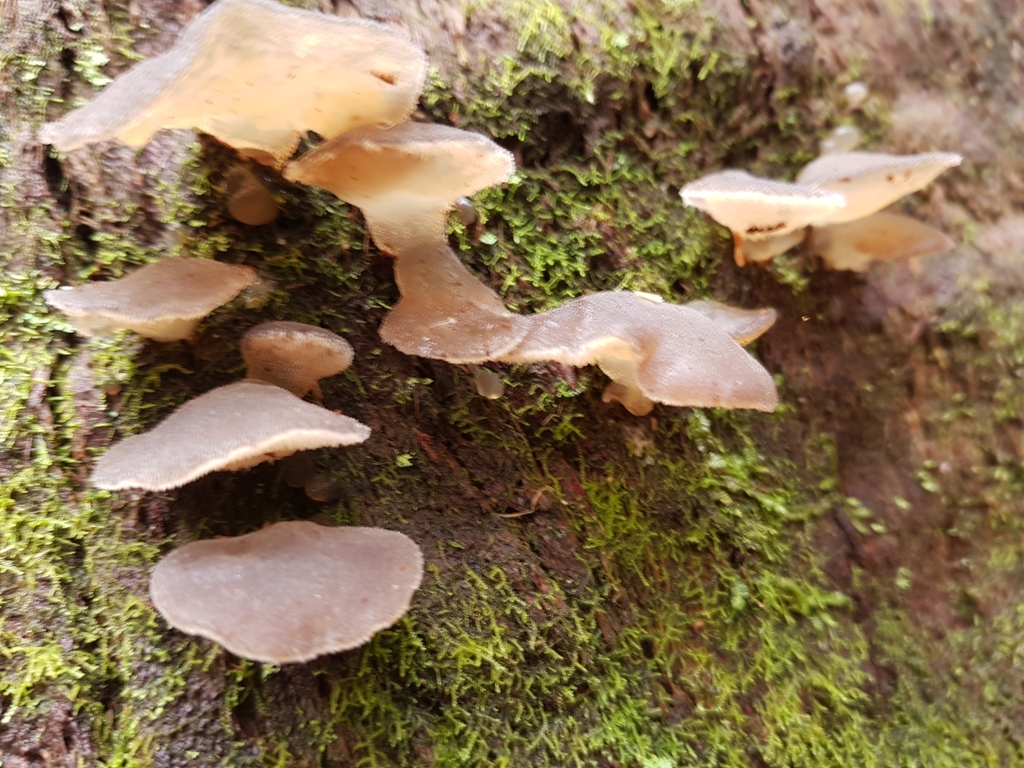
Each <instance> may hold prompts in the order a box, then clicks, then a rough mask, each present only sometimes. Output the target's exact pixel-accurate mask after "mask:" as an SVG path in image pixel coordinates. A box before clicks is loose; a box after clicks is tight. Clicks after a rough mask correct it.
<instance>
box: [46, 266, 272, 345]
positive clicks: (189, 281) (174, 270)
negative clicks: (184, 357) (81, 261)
mask: <svg viewBox="0 0 1024 768" xmlns="http://www.w3.org/2000/svg"><path fill="white" fill-rule="evenodd" d="M255 280H256V271H255V270H253V269H252V268H251V267H243V266H236V265H233V264H222V263H221V262H219V261H212V260H210V259H188V258H182V257H177V258H169V259H161V260H160V261H157V262H154V263H153V264H147V265H146V266H144V267H141V268H139V269H137V270H135V271H134V272H132V273H131V274H129V275H127V276H125V277H122V278H120V279H119V280H108V281H107V282H104V283H89V284H87V285H82V286H78V287H77V288H64V289H60V290H54V291H47V292H46V293H45V294H44V296H45V298H46V303H47V304H50V305H51V306H53V307H56V308H57V309H59V310H60V311H62V312H63V313H64V314H66V315H67V316H68V317H69V318H70V319H71V322H72V323H73V324H74V326H75V330H76V331H78V332H79V333H80V334H82V335H83V336H95V335H102V334H105V333H113V332H115V331H119V330H122V329H125V328H127V329H129V330H132V331H135V332H136V333H138V334H139V335H141V336H147V337H149V338H151V339H156V340H157V341H176V340H178V339H183V338H185V337H186V336H188V335H189V334H191V333H192V331H193V330H194V329H195V327H196V325H197V324H198V323H199V321H200V320H201V319H202V318H204V317H206V315H208V314H210V312H212V311H213V310H214V309H216V308H217V307H219V306H220V305H221V304H225V303H226V302H228V301H231V299H233V298H234V297H235V296H237V295H238V293H239V292H240V291H241V290H242V289H243V288H245V287H246V286H247V285H250V284H251V283H253V282H254V281H255Z"/></svg>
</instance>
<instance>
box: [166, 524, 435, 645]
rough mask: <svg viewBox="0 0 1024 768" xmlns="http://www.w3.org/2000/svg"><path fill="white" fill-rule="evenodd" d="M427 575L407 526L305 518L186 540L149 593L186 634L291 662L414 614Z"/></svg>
mask: <svg viewBox="0 0 1024 768" xmlns="http://www.w3.org/2000/svg"><path fill="white" fill-rule="evenodd" d="M422 578H423V554H422V553H421V552H420V548H419V547H418V546H417V545H416V543H415V542H414V541H413V540H412V539H410V538H409V537H408V536H405V535H404V534H401V533H398V532H397V531H386V530H383V529H381V528H347V527H341V528H327V527H324V526H320V525H317V524H316V523H311V522H309V521H305V520H302V521H291V522H284V523H277V524H276V525H272V526H269V527H267V528H264V529H263V530H260V531H256V532H255V533H249V534H246V535H245V536H238V537H236V538H231V539H213V540H208V541H196V542H192V543H190V544H186V545H185V546H183V547H181V548H179V549H176V550H175V551H173V552H171V554H169V555H168V556H167V557H165V558H164V559H163V560H161V561H160V562H159V563H158V564H157V566H156V568H154V569H153V574H152V576H151V578H150V582H149V592H150V596H151V597H152V598H153V605H155V606H156V608H157V610H158V611H160V614H161V615H162V616H163V617H164V619H166V620H167V623H168V624H170V625H171V626H173V627H175V628H177V629H179V630H181V631H182V632H185V633H187V634H190V635H201V636H203V637H207V638H210V639H211V640H214V641H216V642H218V643H220V644H221V645H223V646H224V647H225V648H227V649H228V650H229V651H230V652H231V653H234V654H236V655H238V656H241V657H243V658H246V659H253V660H255V661H268V662H274V663H276V664H283V663H287V662H300V661H309V660H310V659H313V658H316V657H317V656H322V655H324V654H326V653H336V652H338V651H344V650H347V649H349V648H355V647H356V646H359V645H362V644H363V643H365V642H367V641H368V640H369V639H370V638H371V637H373V636H374V635H375V634H376V633H377V632H380V631H381V630H382V629H386V628H387V627H390V626H391V625H392V624H394V623H395V622H396V621H398V620H399V619H400V618H401V617H402V616H403V615H404V614H405V612H406V611H407V610H408V609H409V603H410V601H411V600H412V594H413V592H415V591H416V589H417V588H418V587H419V585H420V581H421V580H422Z"/></svg>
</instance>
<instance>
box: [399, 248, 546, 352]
mask: <svg viewBox="0 0 1024 768" xmlns="http://www.w3.org/2000/svg"><path fill="white" fill-rule="evenodd" d="M395 281H396V282H397V283H398V289H399V291H401V293H402V299H401V300H400V301H399V302H398V304H397V305H396V306H395V308H394V309H393V310H391V312H389V313H388V316H387V317H385V318H384V322H383V323H382V324H381V327H380V337H381V338H382V339H383V340H384V341H385V342H386V343H388V344H390V345H391V346H393V347H396V348H397V349H398V350H400V351H401V352H404V353H405V354H407V355H419V356H421V357H430V358H433V359H435V360H447V361H448V362H450V363H482V362H486V361H487V360H499V359H502V355H503V354H504V353H506V352H508V351H509V350H511V349H512V348H513V347H515V346H516V344H517V343H519V340H520V339H522V338H523V336H524V335H525V333H526V330H527V326H526V318H523V317H521V316H520V315H517V314H515V313H513V312H509V310H508V309H507V308H506V307H505V304H504V303H503V302H502V300H501V298H500V297H499V296H498V295H497V294H496V293H495V292H494V291H492V290H491V289H490V288H488V287H487V286H486V285H484V284H483V283H482V282H480V280H479V279H478V278H477V277H476V276H475V275H474V274H473V273H472V272H470V271H469V270H468V269H466V267H465V266H464V265H463V264H462V262H461V261H459V259H458V257H457V256H456V255H455V254H454V253H453V252H452V250H451V249H450V248H449V247H448V246H447V245H420V246H416V247H415V248H413V249H411V250H408V251H405V252H403V253H401V254H400V255H399V256H398V257H397V258H396V259H395Z"/></svg>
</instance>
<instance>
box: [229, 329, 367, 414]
mask: <svg viewBox="0 0 1024 768" xmlns="http://www.w3.org/2000/svg"><path fill="white" fill-rule="evenodd" d="M240 346H241V350H242V359H243V360H244V361H245V366H246V369H247V371H248V374H249V378H250V379H256V380H258V381H265V382H267V383H268V384H273V385H274V386H277V387H281V388H283V389H287V390H288V391H289V392H291V393H292V394H293V395H297V396H298V397H302V396H303V395H305V394H306V393H307V392H313V394H314V395H315V396H316V397H317V398H318V399H319V398H321V397H322V396H323V395H322V394H321V392H320V385H319V384H318V382H319V380H320V379H322V378H324V377H326V376H334V375H335V374H337V373H341V372H342V371H344V370H345V369H346V368H348V367H349V366H350V365H351V364H352V347H351V346H350V345H349V343H348V342H347V341H345V340H344V339H343V338H341V337H340V336H338V335H337V334H335V333H331V332H330V331H328V330H326V329H324V328H318V327H316V326H315V325H306V324H305V323H290V322H283V321H276V322H270V323H262V324H260V325H257V326H256V327H254V328H250V329H249V330H248V331H247V332H246V334H245V335H244V336H242V341H241V344H240Z"/></svg>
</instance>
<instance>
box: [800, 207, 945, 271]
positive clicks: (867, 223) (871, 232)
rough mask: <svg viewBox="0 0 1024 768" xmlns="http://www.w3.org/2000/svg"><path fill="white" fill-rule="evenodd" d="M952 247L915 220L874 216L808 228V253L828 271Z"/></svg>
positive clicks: (942, 235)
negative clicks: (809, 230)
mask: <svg viewBox="0 0 1024 768" xmlns="http://www.w3.org/2000/svg"><path fill="white" fill-rule="evenodd" d="M955 245H956V243H954V242H953V241H952V240H951V239H950V238H949V237H948V236H947V235H946V234H945V233H943V232H940V231H939V230H937V229H935V228H934V227H929V226H928V225H927V224H924V223H922V222H920V221H918V220H917V219H912V218H910V217H909V216H900V215H899V214H895V213H875V214H872V215H871V216H865V217H864V218H863V219H857V220H855V221H849V222H846V223H845V224H832V225H830V226H827V227H814V228H812V229H811V241H810V250H811V253H813V254H814V255H816V256H820V257H821V258H822V260H823V261H824V262H825V264H826V265H827V266H828V267H830V268H831V269H849V270H852V271H854V272H863V271H864V270H866V269H867V268H868V265H869V264H870V263H871V262H873V261H902V260H904V259H912V258H915V257H920V256H933V255H935V254H937V253H942V252H943V251H948V250H949V249H951V248H953V247H954V246H955Z"/></svg>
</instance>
